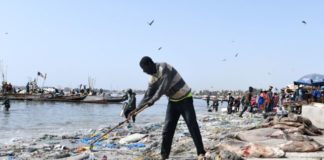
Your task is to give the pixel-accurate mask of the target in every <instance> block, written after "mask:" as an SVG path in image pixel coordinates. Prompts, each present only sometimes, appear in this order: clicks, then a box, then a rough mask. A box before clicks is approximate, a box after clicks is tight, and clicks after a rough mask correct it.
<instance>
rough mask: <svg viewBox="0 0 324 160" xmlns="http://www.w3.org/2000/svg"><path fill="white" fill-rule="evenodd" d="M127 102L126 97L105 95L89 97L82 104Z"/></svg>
mask: <svg viewBox="0 0 324 160" xmlns="http://www.w3.org/2000/svg"><path fill="white" fill-rule="evenodd" d="M125 100H127V97H126V96H110V95H108V96H105V95H88V96H87V97H86V98H85V99H83V100H82V101H81V102H84V103H101V104H106V103H120V102H123V101H125Z"/></svg>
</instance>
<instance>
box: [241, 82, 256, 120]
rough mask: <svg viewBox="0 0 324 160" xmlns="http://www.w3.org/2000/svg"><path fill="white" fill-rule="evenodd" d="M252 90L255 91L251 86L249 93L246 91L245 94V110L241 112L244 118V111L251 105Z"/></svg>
mask: <svg viewBox="0 0 324 160" xmlns="http://www.w3.org/2000/svg"><path fill="white" fill-rule="evenodd" d="M252 92H253V87H249V91H248V93H246V94H245V95H244V102H243V103H242V105H243V110H242V112H241V113H240V116H239V117H241V118H242V115H243V113H244V112H245V111H246V110H247V109H248V108H249V107H251V99H252Z"/></svg>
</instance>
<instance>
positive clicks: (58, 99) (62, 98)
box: [0, 93, 86, 102]
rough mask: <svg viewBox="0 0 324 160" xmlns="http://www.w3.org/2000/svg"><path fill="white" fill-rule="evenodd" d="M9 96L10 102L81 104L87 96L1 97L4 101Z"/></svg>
mask: <svg viewBox="0 0 324 160" xmlns="http://www.w3.org/2000/svg"><path fill="white" fill-rule="evenodd" d="M5 96H7V98H8V99H10V100H28V101H55V102H80V101H82V100H83V99H84V98H86V96H80V95H68V96H60V95H54V94H49V93H46V94H41V93H33V94H28V93H27V94H6V95H0V99H4V98H5Z"/></svg>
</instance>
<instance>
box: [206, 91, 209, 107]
mask: <svg viewBox="0 0 324 160" xmlns="http://www.w3.org/2000/svg"><path fill="white" fill-rule="evenodd" d="M209 101H210V95H209V93H208V95H207V97H206V102H207V108H209Z"/></svg>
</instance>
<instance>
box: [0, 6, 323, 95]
mask: <svg viewBox="0 0 324 160" xmlns="http://www.w3.org/2000/svg"><path fill="white" fill-rule="evenodd" d="M323 8H324V1H320V0H317V1H316V0H314V1H296V0H285V1H282V0H264V1H259V0H258V1H257V0H235V1H234V0H226V1H215V0H205V1H197V0H177V1H171V0H154V1H152V0H137V1H134V0H118V1H117V0H115V1H112V0H102V1H101V0H93V1H88V0H69V1H65V0H55V1H50V0H38V1H36V0H29V1H23V0H20V1H18V0H10V1H6V0H1V1H0V60H1V65H2V71H3V70H4V72H5V73H6V76H7V80H8V81H9V82H11V83H12V84H13V85H25V84H26V83H27V82H28V80H31V79H34V78H36V77H37V72H41V73H43V74H45V73H46V74H47V79H46V81H45V82H43V81H42V79H41V78H40V77H39V78H38V80H39V84H43V83H44V85H45V86H54V87H78V86H79V84H87V83H88V77H92V78H93V79H95V83H94V85H95V87H96V88H105V89H127V88H133V89H146V87H147V81H148V75H146V74H145V73H143V71H142V70H141V68H140V67H139V61H140V59H141V58H142V57H143V56H150V57H152V59H153V60H154V61H155V62H167V63H169V64H171V65H172V66H174V67H175V68H176V69H177V70H178V71H179V73H180V74H181V75H182V77H183V78H184V80H185V81H186V82H187V83H188V85H189V86H190V87H191V88H192V89H193V90H202V89H209V90H221V89H243V90H246V89H247V88H248V86H253V87H257V88H264V89H266V88H268V86H269V85H273V86H275V87H278V88H281V87H284V86H286V85H288V84H291V83H292V82H293V81H295V80H298V79H299V78H300V77H302V76H304V75H306V74H310V73H319V74H324V73H323V68H324V63H323V57H324V56H323V55H324V45H323V44H324V43H323V42H324V30H323V28H324V18H323V15H324V11H323ZM152 20H154V23H153V24H152V25H151V26H150V25H148V22H150V21H152ZM302 21H305V22H306V24H304V23H302ZM159 47H162V49H161V50H158V48H159ZM236 54H237V57H236V56H235V55H236Z"/></svg>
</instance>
